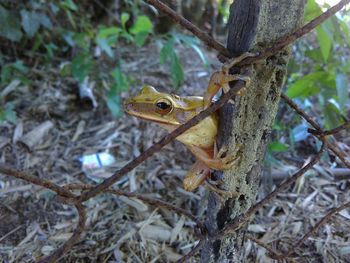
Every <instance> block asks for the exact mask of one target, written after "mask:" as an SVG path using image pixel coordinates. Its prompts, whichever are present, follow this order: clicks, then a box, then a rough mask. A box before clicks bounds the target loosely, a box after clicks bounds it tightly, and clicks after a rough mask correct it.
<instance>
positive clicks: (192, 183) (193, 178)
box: [183, 160, 210, 192]
mask: <svg viewBox="0 0 350 263" xmlns="http://www.w3.org/2000/svg"><path fill="white" fill-rule="evenodd" d="M209 173H210V169H209V168H208V166H206V165H205V164H204V163H203V162H201V161H198V160H197V161H196V162H195V164H194V165H193V166H192V167H191V169H190V170H189V171H188V172H187V175H186V177H185V179H184V182H183V186H184V189H185V190H186V191H190V192H192V191H194V190H195V189H196V188H197V187H198V186H200V185H201V184H202V183H203V182H204V181H205V179H206V178H207V176H208V175H209Z"/></svg>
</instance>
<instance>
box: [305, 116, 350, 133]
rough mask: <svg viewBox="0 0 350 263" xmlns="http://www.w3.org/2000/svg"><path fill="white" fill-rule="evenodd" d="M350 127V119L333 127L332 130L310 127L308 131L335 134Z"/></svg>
mask: <svg viewBox="0 0 350 263" xmlns="http://www.w3.org/2000/svg"><path fill="white" fill-rule="evenodd" d="M348 128H350V120H347V121H345V122H344V123H343V124H342V125H339V126H338V127H336V128H334V129H331V130H327V131H321V132H320V131H319V130H316V129H308V132H310V133H312V134H315V135H323V136H325V135H334V134H336V133H338V132H340V131H342V130H345V129H348Z"/></svg>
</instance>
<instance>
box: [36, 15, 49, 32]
mask: <svg viewBox="0 0 350 263" xmlns="http://www.w3.org/2000/svg"><path fill="white" fill-rule="evenodd" d="M37 15H38V20H39V22H40V25H42V26H43V27H45V28H47V29H52V23H51V20H50V18H49V17H48V16H47V15H45V14H44V13H37Z"/></svg>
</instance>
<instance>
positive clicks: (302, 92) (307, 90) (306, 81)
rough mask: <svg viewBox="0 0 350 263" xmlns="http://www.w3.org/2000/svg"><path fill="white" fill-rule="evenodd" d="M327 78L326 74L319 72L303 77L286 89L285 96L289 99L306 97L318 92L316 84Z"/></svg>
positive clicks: (318, 88)
mask: <svg viewBox="0 0 350 263" xmlns="http://www.w3.org/2000/svg"><path fill="white" fill-rule="evenodd" d="M328 77H329V74H328V73H327V72H323V71H319V72H313V73H310V74H308V75H305V76H304V77H302V78H300V79H298V80H297V81H295V82H294V83H292V84H291V85H290V86H289V87H288V89H287V95H288V96H289V97H291V98H296V97H307V96H309V95H312V94H316V93H317V92H319V90H320V87H319V86H317V85H316V84H317V82H319V81H324V82H326V79H327V78H328Z"/></svg>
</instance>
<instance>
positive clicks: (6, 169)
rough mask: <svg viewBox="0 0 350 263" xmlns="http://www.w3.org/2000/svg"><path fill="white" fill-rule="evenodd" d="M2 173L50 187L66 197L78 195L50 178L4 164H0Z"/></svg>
mask: <svg viewBox="0 0 350 263" xmlns="http://www.w3.org/2000/svg"><path fill="white" fill-rule="evenodd" d="M0 173H2V174H5V175H8V176H13V177H16V178H18V179H21V180H24V181H26V182H29V183H32V184H35V185H39V186H42V187H44V188H46V189H49V190H51V191H53V192H55V193H56V194H58V195H59V196H62V197H66V198H74V197H76V196H75V195H74V194H73V193H71V192H70V191H68V190H66V189H64V188H63V187H61V186H59V185H57V184H54V183H52V182H50V181H48V180H45V179H43V178H37V177H34V176H32V175H28V174H25V173H24V172H20V171H17V170H15V169H12V168H10V167H8V166H6V165H4V164H0Z"/></svg>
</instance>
